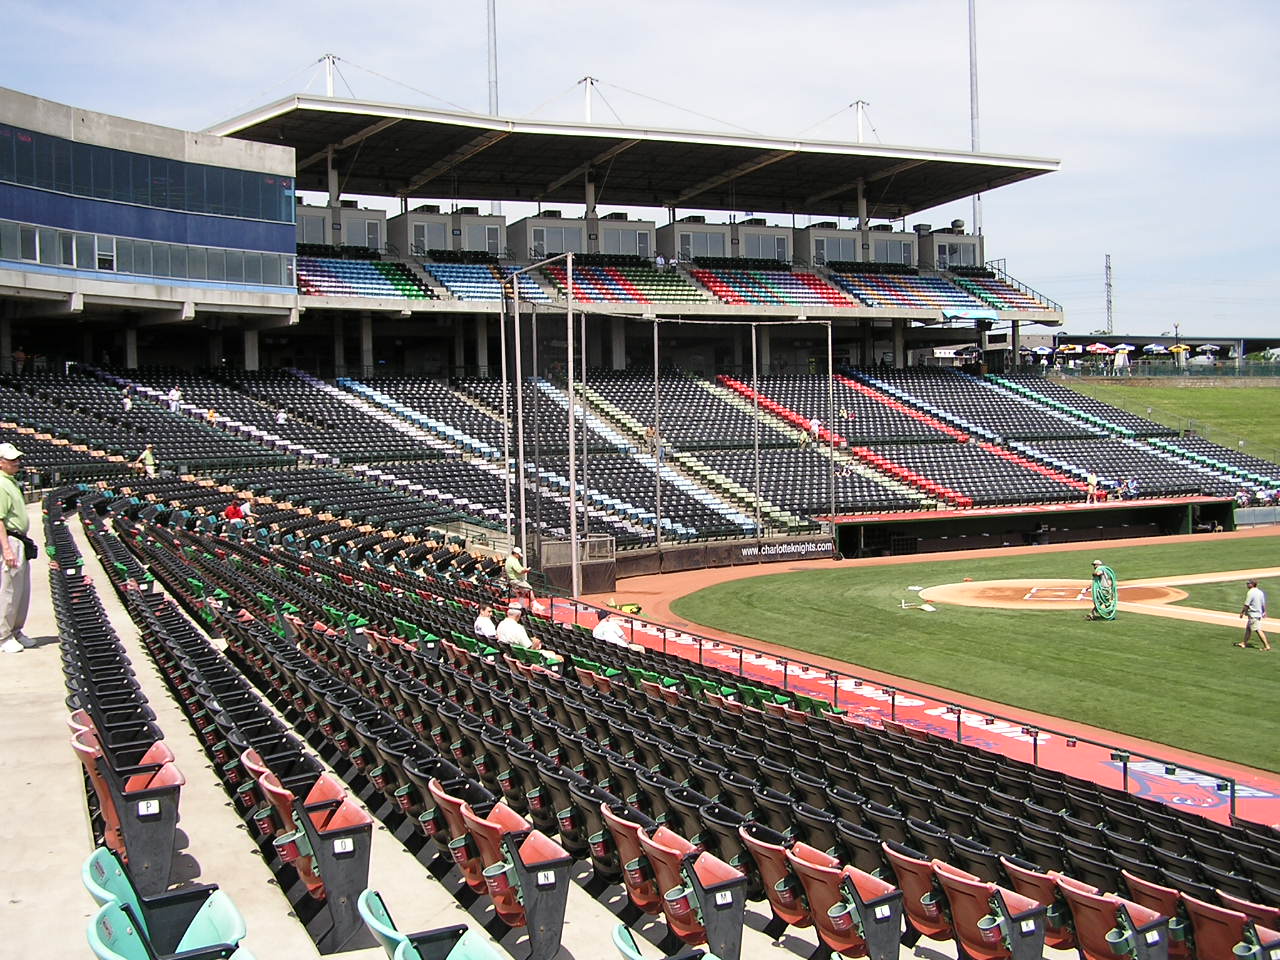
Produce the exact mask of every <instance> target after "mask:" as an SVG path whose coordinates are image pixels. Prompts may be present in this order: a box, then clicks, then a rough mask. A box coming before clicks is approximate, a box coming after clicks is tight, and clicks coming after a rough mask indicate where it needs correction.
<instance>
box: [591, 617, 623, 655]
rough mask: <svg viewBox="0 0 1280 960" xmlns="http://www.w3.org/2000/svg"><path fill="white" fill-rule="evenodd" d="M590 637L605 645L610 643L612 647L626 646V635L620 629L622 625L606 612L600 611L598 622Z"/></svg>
mask: <svg viewBox="0 0 1280 960" xmlns="http://www.w3.org/2000/svg"><path fill="white" fill-rule="evenodd" d="M591 636H593V637H595V638H596V639H597V640H603V641H604V642H605V643H612V644H613V645H614V646H618V647H625V646H627V635H626V633H625V632H624V631H623V629H622V624H621V623H619V622H618V618H617V617H615V616H614V615H613V614H612V613H610V612H609V611H608V610H601V611H600V620H599V621H598V622H597V623H596V625H595V627H594V628H593V629H592V631H591Z"/></svg>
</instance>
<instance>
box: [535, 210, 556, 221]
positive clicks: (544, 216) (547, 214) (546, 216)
mask: <svg viewBox="0 0 1280 960" xmlns="http://www.w3.org/2000/svg"><path fill="white" fill-rule="evenodd" d="M560 216H561V214H560V211H559V210H543V211H542V212H541V213H540V214H538V219H539V220H559V219H560Z"/></svg>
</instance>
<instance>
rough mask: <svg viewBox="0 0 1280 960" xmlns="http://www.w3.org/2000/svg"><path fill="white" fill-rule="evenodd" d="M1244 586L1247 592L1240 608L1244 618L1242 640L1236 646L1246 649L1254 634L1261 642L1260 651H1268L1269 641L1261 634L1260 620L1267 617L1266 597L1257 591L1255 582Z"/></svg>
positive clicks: (1259, 590) (1251, 581) (1269, 647)
mask: <svg viewBox="0 0 1280 960" xmlns="http://www.w3.org/2000/svg"><path fill="white" fill-rule="evenodd" d="M1246 586H1247V587H1248V588H1249V590H1248V592H1247V593H1246V594H1245V595H1244V606H1243V607H1241V608H1240V616H1242V617H1244V618H1245V620H1244V639H1243V640H1241V641H1240V642H1239V643H1237V644H1236V646H1237V647H1241V648H1244V647H1248V646H1249V639H1250V637H1252V636H1253V635H1254V634H1255V633H1256V634H1257V635H1258V639H1259V640H1261V641H1262V649H1263V650H1270V649H1271V641H1270V640H1268V639H1267V635H1266V634H1265V633H1263V632H1262V618H1263V617H1265V616H1266V615H1267V595H1266V594H1265V593H1263V592H1262V590H1261V589H1259V587H1258V581H1257V580H1250V581H1249V582H1248V583H1247V584H1246Z"/></svg>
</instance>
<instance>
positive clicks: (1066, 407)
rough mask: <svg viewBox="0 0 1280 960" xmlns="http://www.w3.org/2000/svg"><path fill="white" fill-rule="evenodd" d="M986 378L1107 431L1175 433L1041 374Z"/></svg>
mask: <svg viewBox="0 0 1280 960" xmlns="http://www.w3.org/2000/svg"><path fill="white" fill-rule="evenodd" d="M987 379H989V380H990V381H991V382H992V383H996V384H999V385H1000V386H1002V387H1006V388H1007V389H1009V390H1013V391H1014V392H1016V393H1020V394H1022V395H1023V396H1025V397H1028V398H1029V399H1032V400H1035V401H1036V402H1037V403H1043V404H1044V405H1045V406H1047V407H1050V408H1052V409H1054V410H1059V411H1061V412H1063V413H1066V414H1067V415H1069V416H1072V417H1077V418H1079V419H1081V420H1087V421H1088V422H1090V423H1093V424H1096V425H1097V426H1100V427H1102V428H1104V429H1106V430H1108V431H1109V432H1111V433H1119V434H1123V435H1125V436H1135V437H1168V436H1173V435H1174V434H1175V433H1176V432H1177V431H1175V430H1174V429H1172V428H1171V427H1166V426H1165V425H1164V424H1160V423H1156V422H1155V421H1154V420H1148V419H1146V418H1145V417H1140V416H1138V415H1137V414H1136V413H1130V412H1129V411H1128V410H1121V409H1120V408H1119V407H1113V406H1112V405H1111V404H1109V403H1103V402H1102V401H1101V400H1095V399H1093V397H1088V396H1085V395H1084V394H1082V393H1076V392H1075V391H1074V390H1071V389H1069V388H1067V387H1064V386H1063V385H1062V384H1060V383H1057V382H1055V381H1053V380H1048V379H1046V378H1044V377H1036V376H1030V375H1027V374H1004V375H1000V376H997V375H996V374H990V375H989V376H988V378H987Z"/></svg>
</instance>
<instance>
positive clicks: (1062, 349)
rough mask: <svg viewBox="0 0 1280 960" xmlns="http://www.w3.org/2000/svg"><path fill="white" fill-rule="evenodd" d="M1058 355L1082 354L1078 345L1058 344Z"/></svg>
mask: <svg viewBox="0 0 1280 960" xmlns="http://www.w3.org/2000/svg"><path fill="white" fill-rule="evenodd" d="M1058 352H1059V353H1082V352H1083V348H1082V347H1081V346H1080V344H1078V343H1060V344H1058Z"/></svg>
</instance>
